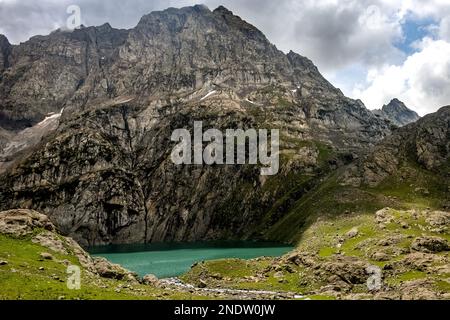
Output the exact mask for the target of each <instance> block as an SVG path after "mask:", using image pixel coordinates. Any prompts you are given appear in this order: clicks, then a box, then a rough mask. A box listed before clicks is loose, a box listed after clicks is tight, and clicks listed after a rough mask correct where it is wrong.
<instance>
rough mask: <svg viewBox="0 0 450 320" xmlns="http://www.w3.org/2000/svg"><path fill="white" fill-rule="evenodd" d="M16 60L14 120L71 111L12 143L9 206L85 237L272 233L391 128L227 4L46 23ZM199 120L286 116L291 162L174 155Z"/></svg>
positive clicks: (285, 156) (7, 101) (5, 107)
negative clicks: (112, 19)
mask: <svg viewBox="0 0 450 320" xmlns="http://www.w3.org/2000/svg"><path fill="white" fill-rule="evenodd" d="M224 16H225V17H224ZM168 39H170V41H167V40H168ZM10 62H11V64H10V66H9V68H8V69H7V70H6V71H5V72H4V73H3V76H2V80H1V82H0V98H1V100H0V101H2V112H1V114H0V119H3V122H2V123H9V124H14V125H13V126H12V129H13V131H14V132H22V130H24V129H26V128H27V127H29V126H34V125H36V124H37V123H39V122H40V121H42V120H43V119H45V117H47V116H48V115H49V114H50V113H52V112H53V113H59V112H60V111H61V109H63V108H64V112H63V113H62V115H61V116H60V118H59V123H58V127H57V128H56V130H54V131H51V132H48V133H47V134H44V135H43V139H42V140H41V141H39V142H38V143H37V144H34V143H33V144H30V145H27V147H26V150H21V151H20V152H19V153H17V157H14V156H13V155H11V156H9V157H8V158H9V159H12V161H9V162H8V163H4V166H3V168H4V169H3V170H4V171H5V172H4V173H3V174H2V175H1V176H0V180H1V181H2V183H1V187H0V191H1V192H0V203H1V205H0V207H1V208H2V209H10V208H29V209H35V210H38V211H40V212H43V213H45V214H47V215H48V216H49V217H50V219H52V221H53V222H54V223H55V225H57V226H58V228H60V230H61V231H62V232H63V233H64V234H65V235H70V236H73V237H74V238H75V239H76V240H77V241H79V242H80V243H81V244H82V245H98V244H110V243H132V242H134V243H139V242H160V241H195V240H205V239H206V240H209V239H229V238H240V239H248V238H258V237H261V234H255V230H257V229H258V230H263V231H261V233H262V234H264V230H266V229H268V228H270V226H271V225H273V224H274V223H275V222H276V221H277V220H278V219H280V218H281V217H282V216H283V215H284V214H286V210H285V209H284V208H286V207H287V206H289V203H290V202H292V201H294V199H298V198H299V197H303V196H304V195H305V194H307V193H308V191H309V190H311V189H312V188H313V187H314V186H315V185H317V184H319V183H320V181H321V179H322V178H323V177H324V176H326V175H327V174H328V173H329V172H331V171H333V170H335V169H336V168H337V167H340V166H342V165H343V164H345V163H348V162H349V161H351V160H352V159H354V158H357V157H359V155H360V154H361V153H364V152H365V150H367V149H368V148H370V147H371V146H373V145H374V144H376V143H377V142H378V141H380V140H382V139H383V138H384V137H386V136H388V135H389V134H390V132H391V125H390V124H389V123H388V122H387V121H385V120H384V119H379V118H377V117H376V116H375V115H374V114H373V113H372V112H371V111H369V110H368V109H367V108H366V107H365V106H364V105H363V104H362V102H360V101H355V100H352V99H349V98H347V97H345V96H344V95H343V94H342V92H341V91H340V90H338V89H336V88H334V87H333V86H332V85H331V84H330V83H329V82H328V81H327V80H326V79H325V78H324V77H323V76H322V75H321V74H320V72H319V71H318V69H317V67H315V66H314V65H313V63H312V62H311V61H310V60H309V59H307V58H305V57H302V56H300V55H297V54H295V53H293V52H290V53H288V54H287V55H286V54H284V53H283V52H281V51H279V50H278V49H277V48H276V47H275V46H274V45H273V44H271V43H270V42H269V41H268V40H267V39H266V38H265V36H263V35H262V33H259V32H256V31H255V27H253V26H251V25H249V24H248V23H246V22H245V21H244V20H242V19H241V18H239V17H237V16H234V15H231V13H230V12H228V11H225V10H224V9H219V10H217V11H216V12H215V13H214V12H211V11H210V10H206V9H205V8H204V7H191V8H184V9H168V10H164V11H160V12H154V13H150V14H148V15H146V16H144V17H143V18H142V19H141V20H140V22H139V23H138V25H137V27H136V28H134V29H130V30H116V29H112V28H110V26H109V25H104V26H102V27H87V28H82V29H79V30H75V31H73V32H71V33H67V32H56V33H52V34H51V35H49V36H38V37H33V38H32V39H31V40H30V41H28V42H26V43H24V44H21V45H19V46H14V47H13V50H12V53H11V55H10ZM194 120H196V121H203V122H204V127H205V129H207V128H216V129H219V130H224V129H227V128H241V129H244V130H246V129H249V128H270V129H277V128H278V129H280V132H281V168H280V174H279V175H278V176H276V177H271V178H268V179H261V177H260V176H259V173H258V172H259V170H258V168H257V167H253V166H227V167H220V166H218V167H214V166H213V167H206V166H203V167H202V166H194V167H177V166H175V165H173V163H171V162H170V150H171V148H172V146H173V143H172V142H171V141H170V136H171V133H172V132H173V130H174V129H178V128H185V129H188V130H192V126H193V122H194ZM6 147H8V146H6ZM19 155H20V156H19ZM193 190H195V192H194V194H192V192H193ZM258 232H259V231H258Z"/></svg>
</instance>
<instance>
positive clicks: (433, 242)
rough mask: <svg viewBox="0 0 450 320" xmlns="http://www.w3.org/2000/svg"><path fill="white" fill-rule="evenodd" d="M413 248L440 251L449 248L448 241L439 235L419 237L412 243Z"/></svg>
mask: <svg viewBox="0 0 450 320" xmlns="http://www.w3.org/2000/svg"><path fill="white" fill-rule="evenodd" d="M411 249H412V250H414V251H419V252H427V253H439V252H444V251H448V250H449V244H448V242H447V241H446V240H445V239H443V238H439V237H419V238H416V239H415V240H414V241H413V243H412V244H411Z"/></svg>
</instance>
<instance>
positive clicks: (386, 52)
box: [0, 0, 450, 115]
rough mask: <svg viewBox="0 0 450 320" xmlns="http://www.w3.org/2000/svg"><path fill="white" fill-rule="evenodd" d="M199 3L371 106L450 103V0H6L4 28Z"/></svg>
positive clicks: (91, 21)
mask: <svg viewBox="0 0 450 320" xmlns="http://www.w3.org/2000/svg"><path fill="white" fill-rule="evenodd" d="M197 3H204V4H206V5H207V6H208V7H209V8H210V9H214V8H216V7H217V6H219V5H220V4H222V5H225V6H226V7H227V8H228V9H230V10H232V11H234V13H235V14H238V15H240V16H241V17H242V18H244V19H245V20H247V21H248V22H250V23H252V24H254V25H255V26H257V27H258V28H260V29H261V30H262V31H263V32H264V33H265V34H266V35H267V37H268V38H269V40H271V41H272V42H273V43H275V44H276V45H277V46H278V48H279V49H281V50H283V51H286V52H287V51H289V50H291V49H292V50H294V51H296V52H298V53H300V54H302V55H305V56H307V57H309V58H310V59H311V60H313V61H314V62H315V63H316V65H317V66H318V67H319V69H320V70H321V71H322V73H323V74H324V75H325V76H326V77H327V78H328V79H329V80H330V81H331V82H332V83H333V84H334V85H335V86H337V87H339V88H341V89H342V90H343V91H344V93H345V94H346V95H348V96H350V97H352V98H358V99H361V100H363V102H364V103H365V104H366V105H367V106H368V107H369V108H371V109H375V108H380V107H381V106H382V105H383V104H386V103H388V102H389V101H390V100H391V99H392V98H399V99H401V100H403V101H404V102H405V103H406V104H407V105H408V106H409V107H410V108H412V109H414V110H416V111H417V112H419V113H420V114H421V115H424V114H426V113H430V112H434V111H436V110H437V109H438V108H439V107H441V106H444V105H449V104H450V0H403V1H402V0H314V1H313V0H277V1H274V0H198V1H189V0H179V1H175V0H172V1H170V0H0V21H1V22H0V33H2V34H5V35H6V36H7V37H8V38H9V40H10V41H11V42H12V43H16V44H17V43H19V42H21V41H26V40H27V39H28V38H29V37H30V36H33V35H36V34H48V33H49V32H50V31H52V30H54V29H56V28H58V27H61V26H64V25H65V24H66V20H67V18H68V16H69V15H68V14H67V13H66V10H67V7H68V6H69V5H72V4H76V5H79V6H80V8H81V14H82V22H83V24H85V25H101V24H103V23H104V22H110V24H111V25H112V26H113V27H120V28H132V27H134V26H135V25H136V24H137V22H138V21H139V19H140V17H141V16H142V15H144V14H146V13H148V12H151V11H153V10H160V9H165V8H167V7H182V6H187V5H192V4H197Z"/></svg>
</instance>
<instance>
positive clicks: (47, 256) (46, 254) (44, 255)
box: [39, 252, 53, 260]
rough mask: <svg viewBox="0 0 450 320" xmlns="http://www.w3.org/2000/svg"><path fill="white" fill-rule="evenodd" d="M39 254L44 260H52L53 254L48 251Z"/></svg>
mask: <svg viewBox="0 0 450 320" xmlns="http://www.w3.org/2000/svg"><path fill="white" fill-rule="evenodd" d="M39 256H40V257H41V259H44V260H53V255H52V254H50V253H48V252H42V253H41V254H40V255H39Z"/></svg>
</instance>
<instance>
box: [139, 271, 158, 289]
mask: <svg viewBox="0 0 450 320" xmlns="http://www.w3.org/2000/svg"><path fill="white" fill-rule="evenodd" d="M142 283H144V284H146V285H151V286H157V285H158V284H159V279H158V278H157V277H156V276H155V275H153V274H148V275H146V276H144V278H142Z"/></svg>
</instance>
